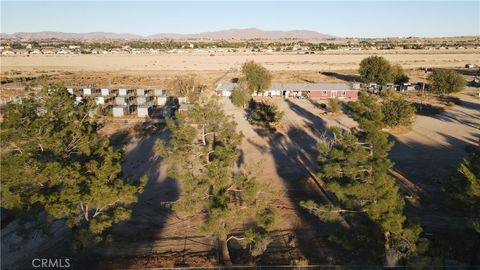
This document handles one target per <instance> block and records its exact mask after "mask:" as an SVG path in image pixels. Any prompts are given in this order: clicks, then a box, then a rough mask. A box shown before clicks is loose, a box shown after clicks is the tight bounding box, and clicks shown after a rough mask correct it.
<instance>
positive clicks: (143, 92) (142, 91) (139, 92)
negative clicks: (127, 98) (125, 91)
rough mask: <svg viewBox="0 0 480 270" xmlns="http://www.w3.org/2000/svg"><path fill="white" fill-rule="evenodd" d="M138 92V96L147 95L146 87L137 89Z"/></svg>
mask: <svg viewBox="0 0 480 270" xmlns="http://www.w3.org/2000/svg"><path fill="white" fill-rule="evenodd" d="M136 94H137V96H145V89H137V91H136Z"/></svg>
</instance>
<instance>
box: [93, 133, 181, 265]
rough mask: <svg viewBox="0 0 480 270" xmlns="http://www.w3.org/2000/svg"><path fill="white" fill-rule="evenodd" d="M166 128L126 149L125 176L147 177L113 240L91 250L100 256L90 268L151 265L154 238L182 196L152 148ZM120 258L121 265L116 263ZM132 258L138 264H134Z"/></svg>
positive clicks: (111, 232) (117, 225) (162, 228)
mask: <svg viewBox="0 0 480 270" xmlns="http://www.w3.org/2000/svg"><path fill="white" fill-rule="evenodd" d="M167 136H168V134H167V133H166V132H160V133H155V134H152V135H149V136H147V137H144V138H140V139H138V141H137V142H136V143H135V144H134V145H133V147H132V148H130V149H128V147H127V150H126V153H125V159H124V163H123V166H122V173H123V175H124V176H125V177H132V178H140V177H142V176H143V175H146V176H147V177H148V181H147V184H146V186H145V190H144V192H143V193H142V194H141V195H140V197H139V199H138V202H137V203H135V204H134V205H133V207H132V214H131V218H130V219H128V220H125V221H122V222H120V223H118V224H115V225H114V226H112V228H111V229H109V233H110V234H111V235H112V237H113V240H112V242H111V243H107V244H105V245H101V246H98V247H96V248H94V249H93V250H92V253H93V254H94V255H96V257H97V259H96V261H95V263H91V262H89V265H88V268H97V269H105V268H107V269H111V268H116V267H125V266H127V268H128V267H138V266H139V264H140V265H142V264H144V265H143V267H147V266H148V265H149V258H150V256H149V255H150V254H151V253H152V252H154V246H155V242H156V241H157V240H159V239H160V238H161V235H162V232H163V230H164V229H165V228H166V226H167V225H168V224H167V222H168V221H169V220H170V219H171V218H173V217H172V215H174V214H173V212H172V210H171V204H172V202H174V201H175V200H177V199H178V197H179V187H178V184H177V182H176V181H175V180H174V179H172V178H169V177H166V176H165V171H164V170H162V169H161V166H160V165H161V161H162V160H161V158H160V157H158V156H156V155H155V154H154V152H153V147H154V144H155V142H156V140H157V139H166V138H167ZM139 258H140V262H139ZM119 261H121V264H120V265H121V266H120V265H117V263H118V262H119ZM133 262H134V263H135V264H133Z"/></svg>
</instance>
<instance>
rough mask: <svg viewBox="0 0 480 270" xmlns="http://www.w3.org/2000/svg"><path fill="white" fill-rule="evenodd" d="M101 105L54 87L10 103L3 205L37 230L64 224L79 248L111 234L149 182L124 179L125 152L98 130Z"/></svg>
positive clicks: (4, 127) (4, 144)
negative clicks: (80, 100) (97, 107)
mask: <svg viewBox="0 0 480 270" xmlns="http://www.w3.org/2000/svg"><path fill="white" fill-rule="evenodd" d="M94 107H95V103H94V102H93V100H87V101H85V102H84V103H81V104H78V105H76V104H75V99H74V97H73V96H72V95H70V94H69V93H68V92H67V90H66V88H64V87H62V86H59V85H51V86H48V87H45V88H43V89H42V90H41V91H39V92H32V93H31V94H30V95H29V96H28V97H27V98H25V99H23V101H22V103H21V104H12V103H9V104H7V106H6V107H5V109H4V112H3V121H2V123H1V133H0V134H1V141H2V159H1V168H2V169H1V171H0V175H1V179H2V181H1V194H2V207H3V208H5V209H9V210H11V211H12V212H13V213H14V214H15V215H16V216H17V217H18V218H19V219H20V221H28V222H21V224H25V225H26V226H27V227H28V228H30V229H36V228H37V226H36V225H39V224H40V225H46V224H49V223H50V222H53V221H60V222H61V221H64V222H65V225H67V226H68V227H69V228H71V231H72V232H73V234H72V235H73V237H74V239H75V241H73V244H74V247H75V248H83V247H86V246H90V245H92V244H95V243H98V242H100V241H102V240H106V239H109V237H108V236H107V235H106V233H105V232H106V231H107V229H108V228H110V227H111V226H112V225H113V224H115V223H118V222H120V221H122V220H125V219H128V218H129V216H130V213H131V210H130V209H129V206H130V205H131V204H132V203H134V202H136V201H137V198H138V195H139V194H140V193H141V192H142V191H143V188H144V186H145V182H146V178H145V177H144V178H141V179H131V178H126V177H122V176H121V164H122V160H123V152H122V151H121V150H114V149H113V148H112V147H111V146H110V145H109V140H108V139H107V138H105V137H101V136H99V135H98V134H97V132H98V130H99V129H100V128H101V127H102V122H101V121H100V119H98V118H97V117H96V116H95V114H92V113H91V112H92V110H93V109H94Z"/></svg>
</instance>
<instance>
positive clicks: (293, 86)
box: [268, 83, 353, 91]
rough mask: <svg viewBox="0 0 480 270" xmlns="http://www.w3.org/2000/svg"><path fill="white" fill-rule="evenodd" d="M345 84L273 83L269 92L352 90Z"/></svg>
mask: <svg viewBox="0 0 480 270" xmlns="http://www.w3.org/2000/svg"><path fill="white" fill-rule="evenodd" d="M352 89H353V87H351V86H350V85H348V84H345V83H272V85H271V86H270V88H269V89H268V90H287V91H323V90H352Z"/></svg>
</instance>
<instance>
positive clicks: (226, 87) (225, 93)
mask: <svg viewBox="0 0 480 270" xmlns="http://www.w3.org/2000/svg"><path fill="white" fill-rule="evenodd" d="M237 86H238V83H219V84H218V85H217V88H216V89H215V91H216V92H217V95H219V96H222V97H229V96H230V95H231V94H232V92H233V90H235V88H237Z"/></svg>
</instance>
